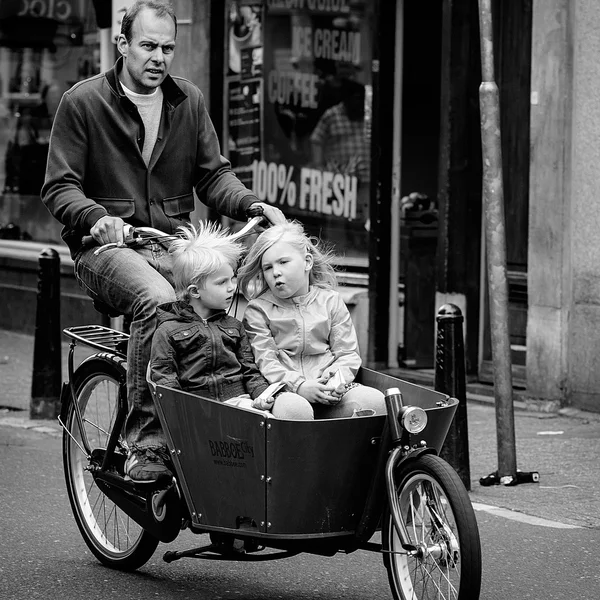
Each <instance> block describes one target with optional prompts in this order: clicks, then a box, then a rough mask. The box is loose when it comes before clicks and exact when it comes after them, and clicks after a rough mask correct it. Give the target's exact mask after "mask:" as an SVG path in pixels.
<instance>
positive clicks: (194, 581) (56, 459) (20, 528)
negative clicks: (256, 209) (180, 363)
mask: <svg viewBox="0 0 600 600" xmlns="http://www.w3.org/2000/svg"><path fill="white" fill-rule="evenodd" d="M476 412H477V411H475V412H474V414H472V417H471V418H472V419H473V422H477V419H478V418H484V417H486V416H487V417H489V414H487V415H486V413H485V412H483V413H482V414H481V415H478V414H476ZM487 420H489V419H486V421H487ZM480 426H483V425H480ZM544 428H545V429H548V426H547V425H545V427H544ZM60 452H61V449H60V438H59V437H57V435H56V434H55V433H53V432H37V431H34V430H31V429H24V428H22V427H11V426H6V425H2V424H0V477H1V481H2V484H1V486H0V502H1V506H2V511H1V512H0V597H1V598H3V599H5V600H21V599H29V598H31V599H41V600H46V599H48V600H57V599H58V598H60V600H81V599H85V600H95V599H98V600H100V599H103V600H104V599H106V598H115V597H118V598H119V599H120V600H148V599H151V598H161V599H163V600H169V599H177V600H180V599H181V600H182V599H215V600H220V599H227V600H234V599H235V600H266V599H270V598H274V599H283V600H305V599H306V600H308V599H321V598H323V599H332V600H333V599H342V598H343V599H345V600H359V599H360V600H365V599H366V598H377V599H381V600H388V599H391V597H392V596H391V592H390V590H389V587H388V584H387V575H386V572H385V569H384V567H383V564H382V561H381V558H380V556H379V555H376V554H374V553H368V552H362V551H361V552H356V553H354V554H351V555H347V556H346V555H337V556H335V557H333V558H322V557H315V556H310V555H300V556H296V557H294V558H289V559H283V560H278V561H273V562H268V563H231V562H222V561H219V562H215V561H205V560H195V559H183V560H181V561H178V562H175V563H172V564H167V563H165V562H163V561H162V555H163V553H164V552H165V551H166V550H167V549H172V550H174V549H184V548H190V547H193V546H195V545H202V544H203V543H205V536H194V535H192V534H190V533H189V532H185V533H183V534H182V535H181V536H180V537H179V538H178V539H177V540H176V541H175V542H173V543H171V544H168V545H165V544H161V545H160V546H159V548H158V550H157V552H156V553H155V555H154V556H153V557H152V559H151V560H150V561H149V562H148V563H147V564H146V565H145V566H144V567H142V568H141V569H140V570H139V571H137V572H136V573H130V574H126V573H121V572H118V571H113V570H110V569H107V568H105V567H103V566H102V565H100V564H99V563H98V562H97V561H96V559H95V558H94V557H93V556H92V555H91V554H90V553H89V551H88V550H87V547H86V546H85V544H84V542H83V539H82V538H81V536H80V534H79V531H78V530H77V527H76V524H75V522H74V520H73V518H72V516H71V512H70V507H69V503H68V499H67V495H66V491H65V486H64V482H63V474H62V467H61V455H60ZM485 460H486V457H485V456H483V455H479V454H478V455H477V457H476V460H475V468H481V464H482V461H485ZM563 490H567V492H566V493H570V492H569V490H571V491H572V488H563ZM508 492H516V494H512V497H511V496H510V494H509V495H508V496H507V497H504V499H502V497H503V495H504V494H506V493H508ZM499 493H500V496H498V494H499ZM486 494H487V495H486ZM529 494H535V495H536V497H537V498H538V500H539V499H540V497H543V501H541V502H535V501H534V502H533V503H529V504H531V510H529V511H527V510H522V508H523V507H525V508H527V506H525V505H526V504H527V503H528V502H529V501H527V500H526V499H524V498H523V496H528V495H529ZM549 495H550V496H551V493H550V491H542V490H540V488H539V487H538V486H536V485H532V486H529V487H528V486H525V485H524V486H517V487H516V488H501V487H500V486H495V487H494V488H480V487H478V488H476V489H475V490H474V491H473V492H471V497H472V499H473V500H474V501H475V502H476V508H477V512H476V514H477V518H478V522H479V527H480V535H481V540H482V548H483V584H482V594H481V598H482V599H485V600H507V599H516V600H521V599H525V598H531V599H540V600H554V599H556V600H570V599H572V598H577V599H578V600H596V599H597V598H598V590H600V558H599V557H600V554H599V553H598V543H599V542H600V528H598V527H596V526H591V527H590V526H585V525H583V526H582V523H581V522H579V523H578V522H576V521H582V520H585V519H581V518H579V517H577V515H576V514H575V513H574V511H573V510H572V509H573V505H572V504H571V506H569V505H566V506H565V507H564V509H563V510H562V513H563V515H564V518H559V519H556V515H555V514H554V513H553V514H548V513H547V511H546V510H545V509H544V510H540V508H539V506H540V505H541V506H542V507H544V506H545V503H546V502H547V501H548V496H549ZM499 497H500V500H501V502H496V503H495V504H492V503H491V502H492V501H493V500H494V498H496V499H497V498H499ZM511 498H512V499H515V498H516V500H517V502H516V504H518V505H520V506H521V508H520V509H519V510H511V509H510V508H506V507H505V508H504V510H502V505H508V504H510V503H514V502H513V500H511ZM569 509H571V510H569ZM558 512H560V511H556V513H558ZM536 513H538V514H537V515H536ZM559 516H560V515H559ZM574 517H577V518H574Z"/></svg>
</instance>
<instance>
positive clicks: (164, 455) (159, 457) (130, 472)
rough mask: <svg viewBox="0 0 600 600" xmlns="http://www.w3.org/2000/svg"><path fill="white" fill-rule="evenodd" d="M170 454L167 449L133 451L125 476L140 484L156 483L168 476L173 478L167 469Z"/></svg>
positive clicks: (130, 454)
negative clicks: (160, 478)
mask: <svg viewBox="0 0 600 600" xmlns="http://www.w3.org/2000/svg"><path fill="white" fill-rule="evenodd" d="M168 461H169V453H168V452H167V450H166V448H141V449H136V450H132V451H131V452H130V453H129V456H128V457H127V460H126V461H125V474H126V475H127V477H129V479H131V480H132V481H135V482H138V483H140V482H141V483H145V482H150V481H156V480H157V479H158V478H159V477H162V476H163V475H166V476H168V477H173V473H172V472H171V470H170V469H169V467H167V463H168Z"/></svg>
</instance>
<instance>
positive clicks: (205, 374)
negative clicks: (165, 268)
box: [150, 301, 268, 402]
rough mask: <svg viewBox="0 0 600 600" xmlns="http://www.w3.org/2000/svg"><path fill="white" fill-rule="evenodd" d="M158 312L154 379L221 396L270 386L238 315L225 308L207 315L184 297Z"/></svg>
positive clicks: (255, 393)
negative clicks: (194, 307) (198, 310)
mask: <svg viewBox="0 0 600 600" xmlns="http://www.w3.org/2000/svg"><path fill="white" fill-rule="evenodd" d="M156 317H157V323H158V324H157V328H156V332H155V334H154V337H153V339H152V349H151V353H150V378H151V380H152V381H153V382H154V383H157V384H160V385H164V386H168V387H172V388H176V389H181V390H184V391H186V392H192V393H198V394H200V395H202V396H208V397H209V398H212V399H214V400H219V401H221V402H224V401H225V400H229V399H230V398H234V397H236V396H240V395H242V394H250V396H251V397H252V398H253V399H254V398H256V397H257V396H258V395H260V393H261V392H263V391H264V390H265V389H266V388H267V386H268V383H267V381H266V380H265V378H264V377H263V376H262V375H261V374H260V372H259V370H258V367H257V366H256V364H255V363H254V357H253V355H252V349H251V347H250V343H249V342H248V338H247V336H246V333H245V331H244V328H243V326H242V323H241V322H240V321H238V319H235V318H233V317H230V316H229V315H227V314H226V313H225V312H224V311H222V312H219V313H217V314H215V315H213V316H212V317H210V318H208V319H206V320H205V319H202V318H201V317H200V316H198V314H197V313H196V312H194V310H193V308H192V307H191V306H190V305H189V304H188V303H187V302H184V301H178V302H170V303H167V304H162V305H161V306H159V307H158V308H157V309H156Z"/></svg>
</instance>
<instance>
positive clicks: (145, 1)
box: [121, 0, 177, 43]
mask: <svg viewBox="0 0 600 600" xmlns="http://www.w3.org/2000/svg"><path fill="white" fill-rule="evenodd" d="M144 8H149V9H151V10H153V11H155V12H156V16H157V17H171V19H173V23H175V37H177V16H176V15H175V9H174V8H173V5H172V4H171V3H170V2H168V1H167V0H135V2H134V3H133V4H132V5H131V6H130V7H129V8H128V9H127V11H126V12H125V15H123V20H122V21H121V33H122V34H123V35H124V36H125V39H126V40H127V42H128V43H130V42H131V40H132V39H133V32H132V30H133V23H134V21H135V19H136V17H137V16H138V15H139V14H140V11H141V10H143V9H144Z"/></svg>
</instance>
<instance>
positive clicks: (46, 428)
mask: <svg viewBox="0 0 600 600" xmlns="http://www.w3.org/2000/svg"><path fill="white" fill-rule="evenodd" d="M3 412H4V410H2V409H0V426H2V425H4V426H6V427H17V428H19V429H29V430H31V431H36V432H37V433H44V434H47V435H50V436H53V437H62V427H61V426H60V424H59V422H58V421H57V420H56V419H29V418H26V417H17V416H14V417H12V416H10V417H9V416H2V413H3ZM10 412H15V411H10ZM19 412H23V411H19Z"/></svg>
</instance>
